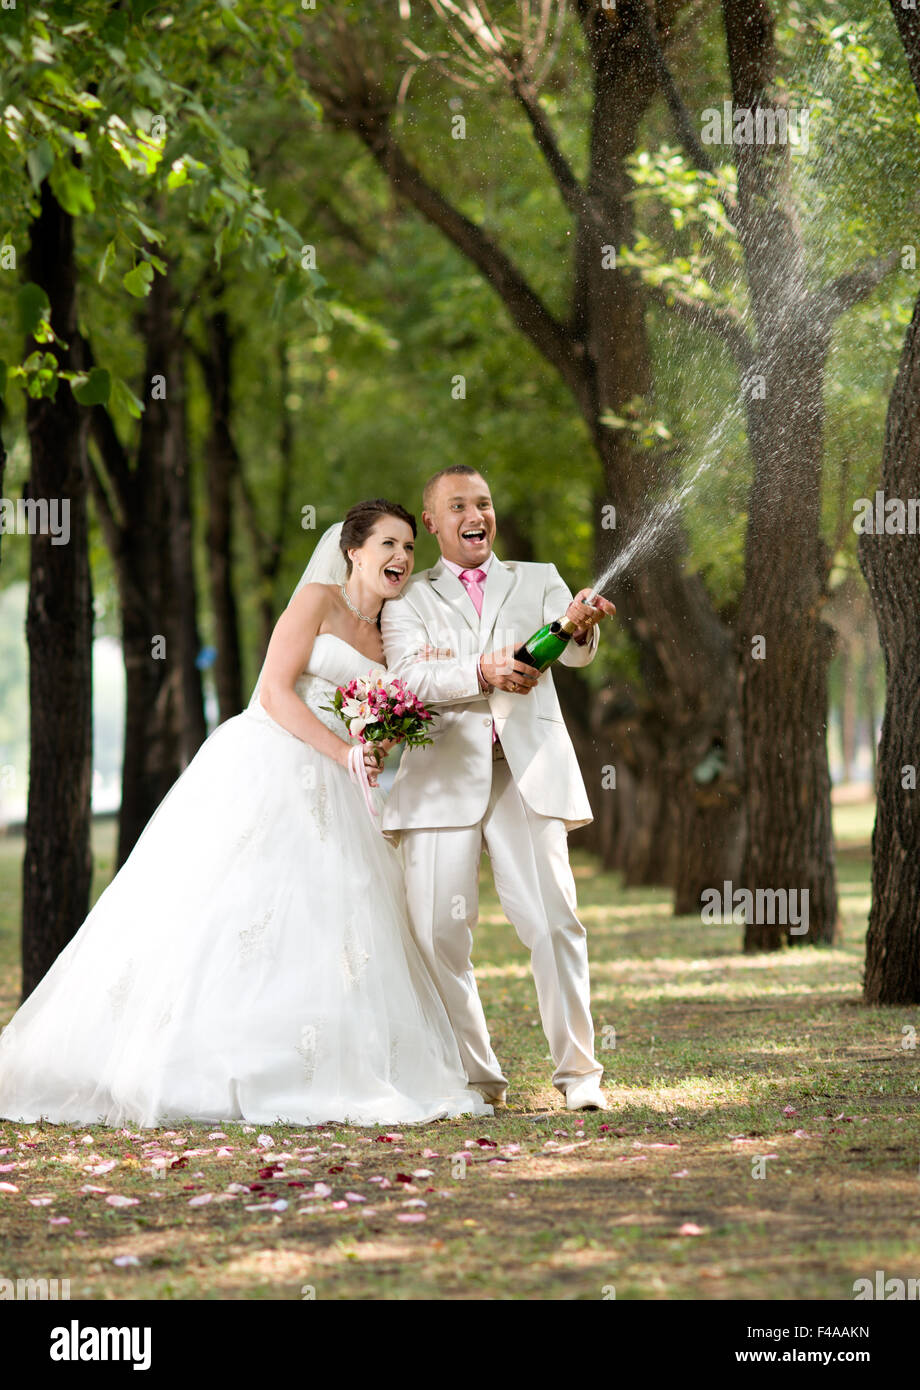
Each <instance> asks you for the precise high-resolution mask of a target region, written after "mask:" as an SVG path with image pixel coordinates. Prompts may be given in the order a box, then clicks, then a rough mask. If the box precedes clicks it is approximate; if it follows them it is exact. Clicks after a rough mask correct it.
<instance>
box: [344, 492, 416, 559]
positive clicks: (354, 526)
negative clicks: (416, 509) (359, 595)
mask: <svg viewBox="0 0 920 1390" xmlns="http://www.w3.org/2000/svg"><path fill="white" fill-rule="evenodd" d="M382 516H397V517H399V519H400V521H404V522H405V523H406V525H407V526H411V528H412V534H413V536H415V535H417V534H418V526H417V525H416V521H415V517H414V516H413V515H412V513H411V512H407V511H406V509H405V507H401V506H400V505H399V503H398V502H388V501H387V500H386V498H385V497H375V498H374V499H373V500H372V501H370V502H356V503H355V505H354V506H353V507H350V508H349V509H348V511H347V512H346V513H345V519H344V521H343V522H342V534H341V536H340V537H339V548H340V549H341V551H342V554H343V555H344V556H345V565H346V567H347V570H348V577H349V578H351V569H352V566H351V560H350V559H349V556H348V552H349V550H358V549H360V547H361V546H362V545H363V544H364V542H365V541H366V540H367V538H368V536H369V535H370V533H371V532H372V531H373V529H374V527H375V526H376V524H377V522H378V521H379V520H380V518H381V517H382Z"/></svg>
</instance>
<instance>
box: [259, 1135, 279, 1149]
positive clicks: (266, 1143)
mask: <svg viewBox="0 0 920 1390" xmlns="http://www.w3.org/2000/svg"><path fill="white" fill-rule="evenodd" d="M256 1143H257V1144H258V1145H259V1147H260V1148H262V1149H272V1148H274V1146H275V1141H274V1139H273V1138H272V1137H271V1135H270V1134H260V1135H259V1137H258V1139H257V1140H256Z"/></svg>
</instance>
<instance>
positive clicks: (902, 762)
mask: <svg viewBox="0 0 920 1390" xmlns="http://www.w3.org/2000/svg"><path fill="white" fill-rule="evenodd" d="M882 489H883V491H884V492H885V495H886V497H888V498H891V497H899V498H903V499H905V500H906V499H907V498H908V497H920V300H918V301H917V306H916V308H915V309H914V315H913V319H912V321H911V325H910V328H909V330H908V334H907V340H906V342H905V345H904V351H903V354H902V357H901V365H900V370H899V371H898V377H897V381H896V383H895V388H894V391H893V393H892V397H891V402H890V405H889V409H888V423H887V428H886V433H885V457H884V463H883V466H882ZM859 560H860V564H861V565H862V569H863V573H864V574H865V576H866V582H867V583H868V585H869V592H870V594H871V596H872V603H873V605H874V607H875V612H876V616H877V619H878V630H879V637H880V639H881V643H882V650H883V651H884V653H885V672H886V692H887V693H886V699H885V716H884V721H883V723H882V737H881V741H880V743H879V752H878V777H877V802H876V816H875V830H874V832H873V836H872V907H871V911H870V914H869V933H868V936H867V938H866V973H865V1000H866V1003H867V1004H917V1003H920V786H918V781H917V777H918V770H920V682H918V679H917V672H918V671H920V566H918V563H917V538H916V536H911V535H890V536H889V535H881V536H879V535H868V534H867V535H863V536H861V537H860V540H859Z"/></svg>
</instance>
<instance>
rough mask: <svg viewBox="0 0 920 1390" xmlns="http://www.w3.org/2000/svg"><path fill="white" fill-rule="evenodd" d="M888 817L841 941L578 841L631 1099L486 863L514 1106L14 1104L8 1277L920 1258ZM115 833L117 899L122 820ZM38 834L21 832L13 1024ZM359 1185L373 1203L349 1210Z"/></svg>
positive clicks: (162, 1284)
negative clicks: (750, 920) (889, 929)
mask: <svg viewBox="0 0 920 1390" xmlns="http://www.w3.org/2000/svg"><path fill="white" fill-rule="evenodd" d="M841 809H843V808H841ZM870 826H871V812H868V811H865V810H863V811H861V812H859V811H857V810H856V809H855V808H853V807H847V808H845V816H844V818H843V820H842V822H841V823H840V825H839V827H838V829H839V832H840V843H839V860H838V867H839V873H840V889H841V905H842V916H843V938H842V941H841V944H840V945H839V946H838V947H835V948H819V947H808V946H804V947H795V948H793V949H788V950H785V951H783V952H781V953H779V954H777V955H775V956H763V957H745V956H744V955H743V954H742V953H741V952H740V950H739V937H740V928H738V927H733V926H703V925H702V923H701V922H700V921H699V919H698V918H687V917H685V918H674V917H672V916H671V915H670V912H669V908H668V897H667V894H666V893H665V892H663V891H660V890H654V889H643V890H628V891H624V890H623V889H622V888H621V887H620V885H619V883H618V880H617V879H616V877H614V876H612V875H602V874H598V873H597V872H596V870H595V867H594V865H593V863H592V861H591V860H589V858H588V857H587V856H586V855H585V854H584V853H581V852H579V851H578V850H577V849H576V848H575V846H576V845H577V837H575V838H573V856H572V857H573V864H574V867H575V871H576V876H577V879H578V885H579V897H580V903H581V910H582V916H583V918H584V920H585V923H586V925H587V928H588V932H589V940H590V949H591V961H592V989H593V1006H594V1017H595V1022H596V1027H597V1032H598V1043H599V1056H600V1057H601V1058H602V1059H603V1061H604V1063H605V1066H606V1068H607V1072H606V1078H605V1085H606V1089H607V1093H608V1096H609V1098H610V1101H611V1104H612V1106H613V1109H612V1110H611V1112H610V1113H607V1114H587V1115H581V1116H579V1117H577V1118H576V1117H575V1116H572V1115H569V1114H567V1112H566V1111H565V1110H564V1109H563V1108H561V1107H562V1100H561V1097H560V1096H559V1095H558V1093H557V1092H556V1091H555V1090H554V1089H553V1087H552V1085H551V1084H550V1072H551V1063H550V1062H549V1060H548V1058H547V1056H546V1052H547V1048H546V1042H545V1039H544V1037H543V1033H542V1030H541V1029H540V1027H539V1024H538V1021H537V1012H536V1001H535V996H534V989H533V982H532V979H531V976H530V973H529V969H528V963H527V958H526V953H525V952H524V950H523V948H522V947H521V945H520V943H519V942H518V941H517V938H516V936H515V934H514V932H513V931H512V930H511V928H510V927H509V926H508V925H507V924H506V923H505V921H504V919H503V917H502V914H501V912H500V910H499V908H498V905H497V901H496V898H495V895H494V891H493V889H492V884H491V879H490V877H489V875H488V868H487V861H485V865H486V867H485V871H484V883H483V901H482V922H481V927H480V934H479V939H478V950H477V957H476V961H477V967H478V974H479V979H480V987H481V991H482V995H483V1000H484V1004H485V1008H486V1013H487V1015H488V1017H489V1019H490V1022H491V1025H492V1030H493V1042H494V1044H495V1047H496V1051H497V1053H498V1055H499V1057H500V1059H501V1060H502V1063H503V1065H504V1067H505V1070H506V1074H507V1075H508V1076H509V1077H510V1080H511V1091H510V1097H509V1098H510V1100H511V1108H510V1109H509V1111H508V1112H506V1113H504V1114H502V1115H499V1116H496V1117H494V1118H492V1119H484V1120H477V1121H472V1120H455V1121H445V1122H441V1123H439V1124H433V1125H428V1126H424V1127H419V1128H414V1127H412V1126H404V1127H403V1128H402V1129H401V1130H400V1131H399V1132H398V1133H397V1132H395V1131H393V1132H390V1133H387V1132H385V1131H380V1130H363V1129H358V1128H353V1127H352V1128H350V1127H335V1126H325V1127H323V1128H321V1129H317V1128H314V1129H310V1130H306V1131H305V1130H303V1129H297V1128H290V1127H285V1126H281V1125H272V1126H265V1127H259V1128H254V1127H252V1126H241V1125H223V1126H220V1127H219V1130H218V1129H215V1127H214V1126H209V1125H204V1126H200V1125H199V1126H194V1125H187V1126H184V1127H183V1128H182V1129H181V1130H178V1131H144V1132H141V1133H138V1132H135V1131H130V1130H121V1131H111V1130H107V1129H106V1128H105V1127H104V1126H90V1127H84V1128H79V1127H77V1128H75V1127H73V1126H61V1127H56V1126H52V1125H17V1124H14V1123H11V1122H8V1121H0V1150H2V1149H9V1150H10V1152H9V1153H6V1154H0V1166H4V1167H7V1165H11V1164H12V1165H14V1166H13V1167H8V1168H7V1171H4V1172H2V1173H0V1181H5V1182H7V1183H9V1184H10V1185H11V1186H13V1187H15V1188H17V1189H18V1191H16V1192H9V1191H0V1276H2V1277H6V1278H13V1279H15V1278H28V1277H32V1278H40V1277H49V1278H51V1277H57V1278H68V1279H69V1280H70V1294H71V1297H72V1298H81V1297H82V1298H115V1299H130V1298H158V1299H162V1298H171V1299H187V1298H217V1299H225V1298H233V1299H273V1298H283V1299H300V1298H302V1297H304V1296H315V1297H316V1298H325V1299H350V1298H355V1299H357V1298H362V1299H368V1298H372V1299H428V1298H458V1299H468V1298H474V1299H475V1298H501V1299H543V1298H556V1299H601V1298H604V1297H611V1296H612V1294H611V1290H612V1289H615V1296H616V1297H617V1298H618V1299H624V1298H626V1299H638V1298H641V1299H648V1298H659V1299H661V1298H681V1299H693V1298H704V1299H766V1298H775V1299H794V1298H795V1299H799V1298H804V1299H839V1298H843V1299H848V1298H852V1296H853V1281H854V1280H855V1279H857V1278H860V1277H863V1276H868V1277H870V1278H874V1272H875V1270H876V1269H882V1270H884V1271H885V1272H886V1277H892V1276H898V1277H901V1278H904V1279H906V1278H913V1277H918V1276H920V1240H918V1238H917V1236H916V1234H914V1232H915V1230H916V1228H917V1223H918V1220H920V1181H918V1162H920V1154H918V1146H917V1137H916V1120H917V1109H918V1094H920V1088H918V1075H920V1073H918V1062H917V1058H918V1051H917V1050H916V1049H915V1048H913V1047H912V1046H911V1045H910V1044H911V1043H912V1042H913V1041H914V1034H913V1033H912V1031H911V1029H913V1028H915V1027H916V1026H917V1025H918V1023H920V1019H918V1010H916V1009H910V1008H903V1009H867V1008H865V1007H864V1006H863V1005H862V1003H861V1001H860V980H861V967H862V952H863V941H864V935H865V928H866V919H867V913H868V907H869V889H868V873H869V864H868V848H867V843H866V840H867V834H868V830H869V828H870ZM97 841H98V849H99V860H100V872H99V874H98V876H97V882H96V891H98V890H99V889H100V888H101V887H102V886H103V884H104V882H105V881H106V875H107V873H108V872H109V871H110V866H111V854H112V828H111V826H105V825H103V826H100V827H98V828H97ZM21 850H22V845H21V841H20V840H17V839H7V840H0V1024H2V1023H3V1022H5V1021H6V1020H7V1018H8V1017H9V1016H10V1014H11V1013H12V1011H13V1009H14V1007H15V1003H16V998H17V989H18V964H17V958H18V934H17V932H18V929H17V925H16V902H17V894H18V876H19V865H20V860H21ZM211 1136H214V1137H211ZM224 1136H225V1137H224ZM87 1140H89V1142H86V1141H87ZM148 1145H149V1147H145V1146H148ZM222 1147H223V1148H225V1149H229V1150H230V1152H229V1153H228V1154H226V1155H225V1156H221V1155H220V1154H219V1153H218V1150H219V1149H221V1148H222ZM190 1150H191V1151H194V1150H197V1151H198V1152H189V1151H190ZM461 1152H465V1153H467V1154H468V1155H469V1159H468V1160H466V1161H465V1160H458V1159H457V1158H456V1157H455V1155H457V1154H458V1153H461ZM162 1155H167V1156H168V1157H167V1158H166V1159H165V1161H166V1162H167V1163H170V1164H172V1163H175V1164H176V1166H170V1167H168V1168H167V1169H166V1170H165V1175H162V1174H163V1170H162V1169H156V1170H155V1169H154V1167H153V1163H152V1160H153V1159H154V1158H155V1157H157V1156H159V1157H160V1162H161V1163H162V1162H164V1159H163V1157H162ZM111 1160H115V1161H116V1164H117V1166H116V1167H114V1168H113V1169H111V1170H109V1171H107V1172H104V1173H95V1174H94V1173H92V1172H90V1171H89V1170H90V1169H92V1168H95V1167H97V1166H98V1165H99V1164H101V1163H104V1162H106V1161H111ZM274 1164H280V1165H281V1170H280V1171H279V1170H277V1169H274V1167H273V1165H274ZM758 1170H759V1171H763V1172H764V1173H765V1176H764V1177H762V1178H758V1177H755V1176H754V1173H755V1172H756V1171H758ZM155 1173H156V1176H155V1175H154V1174H155ZM381 1177H382V1178H384V1179H386V1180H387V1182H388V1183H389V1186H383V1188H382V1185H381V1183H380V1182H374V1181H372V1179H374V1178H381ZM405 1179H410V1180H411V1181H408V1182H407V1181H405ZM316 1182H321V1183H324V1184H326V1185H327V1186H328V1187H329V1188H330V1189H331V1194H330V1195H329V1196H318V1197H312V1196H311V1192H312V1186H313V1184H314V1183H316ZM232 1184H240V1185H243V1186H245V1187H248V1188H249V1189H250V1191H249V1192H236V1193H230V1192H228V1191H227V1189H228V1188H229V1187H230V1186H231V1185H232ZM301 1184H302V1185H301ZM86 1186H91V1187H92V1188H93V1189H95V1190H92V1191H88V1192H84V1191H81V1189H82V1188H84V1187H86ZM381 1188H382V1190H381ZM346 1193H348V1194H351V1195H352V1196H355V1195H357V1196H358V1197H364V1198H365V1199H366V1200H365V1201H364V1202H358V1201H353V1200H350V1199H349V1200H348V1201H347V1203H346V1205H345V1206H344V1207H343V1208H341V1209H339V1208H337V1207H336V1206H335V1205H334V1203H336V1202H337V1201H345V1194H346ZM207 1194H211V1198H210V1200H209V1201H207V1202H206V1203H205V1204H201V1205H196V1206H192V1205H190V1202H191V1200H192V1199H194V1198H197V1197H202V1196H207ZM110 1195H118V1196H123V1197H136V1198H138V1199H139V1202H138V1203H137V1205H131V1206H123V1207H117V1206H113V1205H110V1204H108V1203H107V1202H106V1197H107V1196H110ZM48 1198H50V1199H51V1200H50V1201H49V1202H46V1203H44V1204H42V1205H32V1204H31V1202H30V1200H29V1199H48ZM276 1200H283V1201H287V1203H288V1206H287V1208H286V1209H284V1210H281V1211H277V1210H275V1209H273V1208H272V1206H271V1205H270V1204H271V1203H272V1202H273V1201H276ZM419 1202H424V1203H427V1205H425V1206H421V1205H415V1204H416V1203H419ZM255 1206H258V1207H259V1208H260V1209H259V1210H249V1209H248V1208H249V1207H255ZM303 1208H305V1209H303ZM61 1217H68V1218H70V1220H69V1223H61V1224H54V1225H52V1224H51V1221H52V1220H53V1219H56V1218H61ZM405 1217H414V1218H416V1219H415V1220H411V1221H408V1220H402V1219H400V1218H405ZM419 1217H423V1218H424V1219H422V1220H419V1219H417V1218H419ZM123 1256H128V1257H133V1258H134V1259H135V1260H136V1261H137V1263H136V1264H128V1265H116V1264H115V1263H114V1261H115V1260H116V1259H118V1258H120V1257H123Z"/></svg>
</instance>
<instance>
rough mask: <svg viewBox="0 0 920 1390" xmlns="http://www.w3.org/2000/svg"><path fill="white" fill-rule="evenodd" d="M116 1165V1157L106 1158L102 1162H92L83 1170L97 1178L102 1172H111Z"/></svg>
mask: <svg viewBox="0 0 920 1390" xmlns="http://www.w3.org/2000/svg"><path fill="white" fill-rule="evenodd" d="M117 1167H118V1159H117V1158H108V1159H106V1161H105V1162H104V1163H96V1164H92V1165H91V1166H90V1167H89V1168H85V1169H84V1170H83V1171H84V1172H85V1173H92V1174H93V1177H96V1178H98V1177H99V1176H100V1175H101V1174H102V1173H111V1171H112V1169H113V1168H117Z"/></svg>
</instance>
